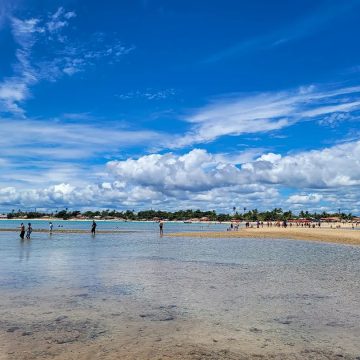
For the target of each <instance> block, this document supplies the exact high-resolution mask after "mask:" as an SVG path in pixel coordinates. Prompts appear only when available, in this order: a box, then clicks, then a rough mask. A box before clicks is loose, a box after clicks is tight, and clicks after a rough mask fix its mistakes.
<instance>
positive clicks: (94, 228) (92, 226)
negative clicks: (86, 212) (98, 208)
mask: <svg viewBox="0 0 360 360" xmlns="http://www.w3.org/2000/svg"><path fill="white" fill-rule="evenodd" d="M95 232H96V222H95V220H93V222H92V225H91V234H92V235H95Z"/></svg>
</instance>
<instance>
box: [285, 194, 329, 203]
mask: <svg viewBox="0 0 360 360" xmlns="http://www.w3.org/2000/svg"><path fill="white" fill-rule="evenodd" d="M323 198H324V196H323V195H322V194H316V193H315V194H295V195H291V196H289V198H288V199H287V201H286V202H288V203H290V204H316V203H318V202H320V201H321V200H322V199H323Z"/></svg>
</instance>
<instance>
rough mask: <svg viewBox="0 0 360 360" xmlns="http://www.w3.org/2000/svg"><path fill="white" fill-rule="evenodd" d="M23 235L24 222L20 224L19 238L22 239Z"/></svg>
mask: <svg viewBox="0 0 360 360" xmlns="http://www.w3.org/2000/svg"><path fill="white" fill-rule="evenodd" d="M24 237H25V225H24V223H21V225H20V239H21V240H24Z"/></svg>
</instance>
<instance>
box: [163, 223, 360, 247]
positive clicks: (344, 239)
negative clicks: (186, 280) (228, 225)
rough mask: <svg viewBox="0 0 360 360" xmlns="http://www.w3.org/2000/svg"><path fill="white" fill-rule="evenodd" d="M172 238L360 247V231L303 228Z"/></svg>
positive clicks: (203, 233)
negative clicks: (274, 241)
mask: <svg viewBox="0 0 360 360" xmlns="http://www.w3.org/2000/svg"><path fill="white" fill-rule="evenodd" d="M166 236H171V237H204V238H257V239H260V238H261V239H294V240H308V241H320V242H327V243H337V244H347V245H360V230H349V229H331V228H315V229H313V228H310V229H309V228H302V227H287V228H286V229H285V228H278V227H263V228H261V227H260V228H259V229H258V228H248V229H245V228H241V229H239V231H213V232H210V231H200V232H179V233H170V234H166Z"/></svg>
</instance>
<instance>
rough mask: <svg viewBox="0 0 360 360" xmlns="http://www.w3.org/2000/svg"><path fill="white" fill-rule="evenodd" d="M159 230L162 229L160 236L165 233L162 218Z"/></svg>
mask: <svg viewBox="0 0 360 360" xmlns="http://www.w3.org/2000/svg"><path fill="white" fill-rule="evenodd" d="M159 230H160V236H162V235H164V222H163V221H162V220H160V222H159Z"/></svg>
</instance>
